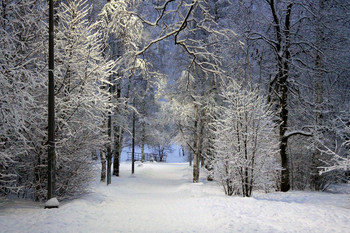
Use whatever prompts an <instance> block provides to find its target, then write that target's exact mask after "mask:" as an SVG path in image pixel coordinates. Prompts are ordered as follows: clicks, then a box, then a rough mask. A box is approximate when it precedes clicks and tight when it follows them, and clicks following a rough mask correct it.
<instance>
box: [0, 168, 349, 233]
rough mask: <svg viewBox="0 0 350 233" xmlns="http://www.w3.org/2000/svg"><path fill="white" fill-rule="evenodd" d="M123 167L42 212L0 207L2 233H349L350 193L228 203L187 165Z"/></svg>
mask: <svg viewBox="0 0 350 233" xmlns="http://www.w3.org/2000/svg"><path fill="white" fill-rule="evenodd" d="M135 171H136V173H135V175H133V176H131V175H130V163H122V165H121V177H120V178H115V177H113V179H112V184H111V185H110V186H108V187H107V186H106V185H104V184H98V183H97V184H95V185H94V186H93V188H92V191H91V193H90V194H87V195H86V196H84V197H81V198H80V199H76V200H73V201H67V202H62V203H60V204H61V206H60V208H58V209H44V208H43V205H42V204H40V205H38V204H35V203H33V202H26V201H16V202H11V203H7V204H2V205H0V232H6V233H11V232H21V233H22V232H98V233H100V232H215V233H219V232H332V233H333V232H350V195H349V194H330V193H317V192H288V193H270V194H263V193H258V194H257V193H255V195H254V197H252V198H242V197H227V196H225V195H224V194H223V192H222V190H221V189H220V187H219V186H218V185H217V184H216V183H213V182H206V181H205V179H204V176H202V178H201V181H202V182H201V183H198V184H193V183H191V172H192V170H191V168H190V167H189V166H188V164H186V163H145V164H143V165H140V166H136V170H135Z"/></svg>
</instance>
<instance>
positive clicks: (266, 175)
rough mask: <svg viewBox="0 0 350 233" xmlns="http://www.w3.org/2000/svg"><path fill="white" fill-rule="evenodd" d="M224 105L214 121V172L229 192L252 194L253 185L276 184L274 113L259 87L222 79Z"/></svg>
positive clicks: (270, 185)
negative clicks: (248, 88)
mask: <svg viewBox="0 0 350 233" xmlns="http://www.w3.org/2000/svg"><path fill="white" fill-rule="evenodd" d="M221 86H222V93H221V97H222V98H223V101H224V103H223V105H222V106H219V107H217V113H216V116H218V117H216V119H215V120H214V122H213V123H212V125H211V127H212V131H213V132H214V134H215V143H214V152H215V158H214V176H215V179H216V180H218V181H219V182H220V183H221V184H222V186H223V187H224V190H225V193H226V194H227V195H232V194H240V195H243V196H248V197H249V196H251V194H252V191H253V188H257V189H264V190H265V191H267V190H270V189H272V188H276V183H277V180H278V177H279V175H278V174H279V172H280V168H279V165H278V162H277V160H276V154H277V153H278V140H277V137H276V134H275V132H274V130H275V125H274V124H273V122H272V117H273V115H272V113H271V112H270V111H269V110H268V107H267V105H266V104H265V101H264V100H263V97H262V96H260V95H259V93H258V90H253V91H250V90H245V89H244V88H242V86H240V85H239V84H238V83H237V82H236V81H234V80H232V79H231V80H228V81H225V82H222V85H221Z"/></svg>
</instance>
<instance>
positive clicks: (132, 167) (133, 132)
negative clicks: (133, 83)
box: [131, 99, 135, 174]
mask: <svg viewBox="0 0 350 233" xmlns="http://www.w3.org/2000/svg"><path fill="white" fill-rule="evenodd" d="M134 107H135V99H134ZM134 173H135V111H134V112H133V114H132V155H131V174H134Z"/></svg>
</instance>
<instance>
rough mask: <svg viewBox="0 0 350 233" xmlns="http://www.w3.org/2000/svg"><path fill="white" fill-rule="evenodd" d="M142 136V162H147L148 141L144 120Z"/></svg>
mask: <svg viewBox="0 0 350 233" xmlns="http://www.w3.org/2000/svg"><path fill="white" fill-rule="evenodd" d="M141 127H142V136H141V162H142V163H143V162H145V141H146V135H145V134H146V127H145V122H142V126H141Z"/></svg>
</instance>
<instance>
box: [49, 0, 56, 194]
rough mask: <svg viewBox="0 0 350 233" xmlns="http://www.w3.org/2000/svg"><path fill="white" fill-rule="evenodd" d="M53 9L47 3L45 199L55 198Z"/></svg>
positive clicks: (51, 4)
mask: <svg viewBox="0 0 350 233" xmlns="http://www.w3.org/2000/svg"><path fill="white" fill-rule="evenodd" d="M53 70H54V9H53V0H50V3H49V90H48V91H49V92H48V164H47V166H48V187H47V199H48V200H49V199H51V198H53V197H54V196H55V96H54V90H55V83H54V73H53Z"/></svg>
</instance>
